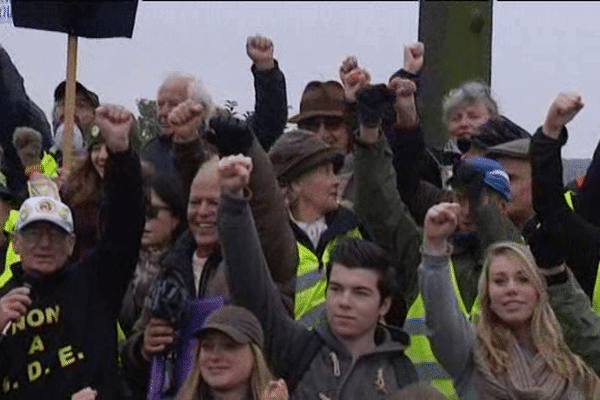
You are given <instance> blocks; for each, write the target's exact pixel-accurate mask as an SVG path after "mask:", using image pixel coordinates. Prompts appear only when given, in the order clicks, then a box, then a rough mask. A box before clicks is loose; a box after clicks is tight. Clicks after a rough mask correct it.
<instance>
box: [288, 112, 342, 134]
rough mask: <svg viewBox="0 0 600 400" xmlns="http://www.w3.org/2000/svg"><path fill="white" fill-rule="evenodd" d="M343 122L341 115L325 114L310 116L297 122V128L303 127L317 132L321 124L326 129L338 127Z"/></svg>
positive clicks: (331, 129)
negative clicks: (324, 115)
mask: <svg viewBox="0 0 600 400" xmlns="http://www.w3.org/2000/svg"><path fill="white" fill-rule="evenodd" d="M343 123H344V119H343V118H342V117H335V116H326V117H311V118H306V119H303V120H302V121H299V122H298V128H300V129H305V130H307V131H311V132H317V131H318V130H319V128H320V127H321V125H323V126H325V129H327V130H328V131H334V130H336V129H339V128H340V127H341V126H342V124H343Z"/></svg>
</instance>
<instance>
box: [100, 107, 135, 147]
mask: <svg viewBox="0 0 600 400" xmlns="http://www.w3.org/2000/svg"><path fill="white" fill-rule="evenodd" d="M96 124H97V125H98V127H99V128H100V132H101V133H102V136H103V137H104V140H105V141H106V147H108V149H109V150H110V151H112V152H114V153H116V152H119V151H125V150H127V149H128V148H129V134H130V132H131V127H132V125H133V116H132V115H131V113H130V112H129V111H127V110H126V109H125V107H123V106H118V105H114V104H103V105H101V106H100V107H98V108H97V109H96Z"/></svg>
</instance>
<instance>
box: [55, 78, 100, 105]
mask: <svg viewBox="0 0 600 400" xmlns="http://www.w3.org/2000/svg"><path fill="white" fill-rule="evenodd" d="M66 90H67V82H66V81H62V82H61V83H59V84H58V86H56V89H54V101H58V100H62V99H64V98H65V92H66ZM75 93H81V94H83V95H84V96H85V97H86V98H87V99H88V100H89V101H90V103H91V104H92V107H94V108H96V107H98V106H99V105H100V99H99V98H98V95H97V94H96V93H94V92H92V91H91V90H89V89H88V88H86V87H85V86H83V85H82V84H81V83H79V82H75Z"/></svg>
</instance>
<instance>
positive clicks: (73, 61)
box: [62, 34, 77, 169]
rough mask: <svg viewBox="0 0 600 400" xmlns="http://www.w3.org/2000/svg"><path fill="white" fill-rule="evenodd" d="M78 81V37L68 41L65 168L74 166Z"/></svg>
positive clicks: (64, 139) (64, 144)
mask: <svg viewBox="0 0 600 400" xmlns="http://www.w3.org/2000/svg"><path fill="white" fill-rule="evenodd" d="M76 79H77V36H75V35H70V34H69V37H68V39H67V84H66V87H65V132H64V137H63V144H62V154H63V162H62V166H63V168H66V169H70V168H71V166H72V165H73V126H74V125H75V98H76V93H75V82H76Z"/></svg>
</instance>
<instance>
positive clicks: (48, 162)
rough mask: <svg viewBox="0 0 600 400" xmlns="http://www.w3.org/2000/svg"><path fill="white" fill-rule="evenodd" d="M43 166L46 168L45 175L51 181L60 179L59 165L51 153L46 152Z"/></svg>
mask: <svg viewBox="0 0 600 400" xmlns="http://www.w3.org/2000/svg"><path fill="white" fill-rule="evenodd" d="M42 166H43V167H44V175H46V176H48V177H50V178H51V179H56V178H58V163H57V162H56V160H55V159H54V157H53V156H52V154H50V153H46V152H44V156H43V157H42Z"/></svg>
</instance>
